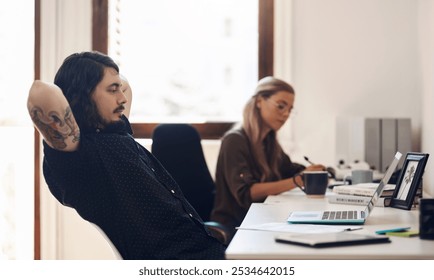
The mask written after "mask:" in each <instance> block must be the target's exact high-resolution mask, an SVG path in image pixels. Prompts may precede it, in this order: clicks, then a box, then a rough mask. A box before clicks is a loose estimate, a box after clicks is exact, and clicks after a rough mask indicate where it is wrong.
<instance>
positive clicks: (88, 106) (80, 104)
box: [54, 52, 119, 131]
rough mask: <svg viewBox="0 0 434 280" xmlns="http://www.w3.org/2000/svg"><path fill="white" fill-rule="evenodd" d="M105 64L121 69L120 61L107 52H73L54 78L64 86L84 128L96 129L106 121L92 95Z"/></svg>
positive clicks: (66, 95)
mask: <svg viewBox="0 0 434 280" xmlns="http://www.w3.org/2000/svg"><path fill="white" fill-rule="evenodd" d="M106 68H113V69H115V70H116V71H117V72H118V73H119V67H118V66H117V64H116V63H115V62H114V61H113V60H112V59H111V58H110V57H109V56H107V55H105V54H102V53H99V52H81V53H74V54H72V55H70V56H68V57H67V58H66V59H65V60H64V61H63V64H62V66H60V68H59V70H58V71H57V73H56V77H55V78H54V83H55V84H56V85H57V86H58V87H60V89H61V90H62V92H63V94H64V95H65V97H66V99H67V100H68V102H69V105H70V107H71V110H72V112H73V113H74V117H75V120H76V121H77V124H78V126H79V127H80V129H81V130H83V131H86V130H87V131H89V130H94V129H95V128H98V127H99V126H100V125H101V124H102V123H103V122H102V119H101V117H100V115H99V113H98V110H97V108H96V105H95V102H93V100H92V98H91V97H92V94H93V92H94V91H95V88H96V86H97V85H98V83H99V82H101V81H102V79H103V78H104V72H105V69H106Z"/></svg>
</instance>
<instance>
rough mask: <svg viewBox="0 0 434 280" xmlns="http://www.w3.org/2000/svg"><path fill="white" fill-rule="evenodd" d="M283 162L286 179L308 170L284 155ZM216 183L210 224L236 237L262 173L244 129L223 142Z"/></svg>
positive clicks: (227, 137)
mask: <svg viewBox="0 0 434 280" xmlns="http://www.w3.org/2000/svg"><path fill="white" fill-rule="evenodd" d="M281 158H282V160H281V165H280V173H281V175H282V178H283V179H285V178H290V177H293V176H294V175H295V174H297V173H298V172H300V171H302V170H303V169H304V168H305V167H304V166H303V165H300V164H297V163H293V162H292V161H291V159H290V158H289V156H288V155H287V154H285V153H284V152H283V151H282V155H281ZM215 180H216V196H215V201H214V209H213V212H212V214H211V220H213V221H217V222H220V223H222V224H224V225H225V226H227V227H228V228H229V229H231V230H232V235H233V234H235V227H238V226H239V225H240V224H241V222H242V221H243V219H244V216H245V215H246V213H247V210H248V209H249V207H250V205H251V204H252V199H251V196H250V187H251V186H252V185H253V184H255V183H258V182H260V172H259V169H258V168H257V166H256V164H255V161H254V160H253V155H252V152H251V150H250V146H249V141H248V138H247V135H246V133H245V132H244V130H243V129H242V128H238V129H233V130H231V131H229V132H228V133H226V134H225V136H224V137H223V138H222V141H221V147H220V152H219V156H218V161H217V167H216V177H215Z"/></svg>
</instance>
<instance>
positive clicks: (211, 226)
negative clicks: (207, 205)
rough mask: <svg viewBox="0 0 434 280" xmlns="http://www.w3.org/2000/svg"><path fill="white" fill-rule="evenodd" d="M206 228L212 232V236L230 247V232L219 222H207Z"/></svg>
mask: <svg viewBox="0 0 434 280" xmlns="http://www.w3.org/2000/svg"><path fill="white" fill-rule="evenodd" d="M204 224H205V226H206V228H207V229H208V230H209V231H210V232H211V234H212V236H214V237H215V238H217V239H218V240H219V241H220V242H221V243H223V244H225V245H228V243H229V230H228V228H227V227H225V226H224V225H222V224H220V223H219V222H214V221H206V222H204Z"/></svg>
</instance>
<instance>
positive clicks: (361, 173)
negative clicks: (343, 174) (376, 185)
mask: <svg viewBox="0 0 434 280" xmlns="http://www.w3.org/2000/svg"><path fill="white" fill-rule="evenodd" d="M373 177H374V174H373V171H372V170H369V169H364V170H362V169H356V170H353V171H351V184H352V185H356V184H363V183H372V181H373Z"/></svg>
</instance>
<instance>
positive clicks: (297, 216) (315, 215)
mask: <svg viewBox="0 0 434 280" xmlns="http://www.w3.org/2000/svg"><path fill="white" fill-rule="evenodd" d="M401 156H402V154H401V153H400V152H396V154H395V156H394V158H393V160H392V162H391V163H390V165H389V168H387V171H386V173H385V174H384V177H383V179H381V181H380V183H379V184H378V186H377V189H376V190H375V192H374V194H373V195H372V197H371V200H370V201H369V202H368V203H367V205H366V208H365V209H364V210H363V211H361V210H344V211H342V210H338V211H333V210H323V211H293V212H290V213H289V216H288V222H289V223H293V224H332V225H337V224H346V225H348V224H357V225H360V224H364V223H365V221H366V219H367V218H368V216H369V214H370V213H371V212H372V210H373V209H374V206H375V204H376V203H377V200H378V198H379V197H380V196H381V193H382V192H383V189H384V186H386V184H387V183H388V182H389V179H390V177H391V176H392V174H393V172H394V171H395V169H396V167H397V166H398V163H399V160H400V158H401Z"/></svg>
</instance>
